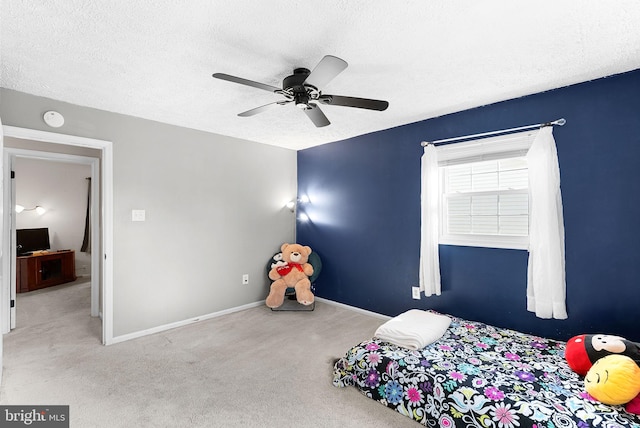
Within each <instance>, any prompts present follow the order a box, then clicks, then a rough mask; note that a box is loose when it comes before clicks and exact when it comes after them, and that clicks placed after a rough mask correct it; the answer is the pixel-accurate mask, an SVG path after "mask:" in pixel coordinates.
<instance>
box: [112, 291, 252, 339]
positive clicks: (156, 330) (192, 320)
mask: <svg viewBox="0 0 640 428" xmlns="http://www.w3.org/2000/svg"><path fill="white" fill-rule="evenodd" d="M262 305H264V300H261V301H259V302H254V303H247V304H246V305H242V306H237V307H235V308H229V309H225V310H222V311H219V312H213V313H210V314H206V315H202V316H199V317H195V318H190V319H186V320H183V321H178V322H174V323H171V324H165V325H161V326H158V327H153V328H150V329H147V330H142V331H137V332H135V333H129V334H123V335H122V336H116V337H114V338H112V339H111V340H110V341H109V342H108V343H105V345H113V344H116V343H121V342H126V341H127V340H132V339H137V338H139V337H143V336H148V335H150V334H155V333H160V332H163V331H167V330H171V329H174V328H178V327H183V326H185V325H189V324H194V323H197V322H200V321H205V320H208V319H211V318H216V317H220V316H222V315H227V314H232V313H234V312H239V311H244V310H245V309H250V308H255V307H257V306H262Z"/></svg>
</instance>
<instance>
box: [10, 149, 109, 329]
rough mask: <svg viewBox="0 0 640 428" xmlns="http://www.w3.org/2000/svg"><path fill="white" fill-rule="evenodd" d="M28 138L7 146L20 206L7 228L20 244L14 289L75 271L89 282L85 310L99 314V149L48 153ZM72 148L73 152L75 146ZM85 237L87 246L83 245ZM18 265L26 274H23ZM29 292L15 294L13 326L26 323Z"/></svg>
mask: <svg viewBox="0 0 640 428" xmlns="http://www.w3.org/2000/svg"><path fill="white" fill-rule="evenodd" d="M25 143H26V142H24V141H21V140H16V139H11V138H7V145H5V154H6V155H7V156H9V162H8V163H9V167H10V169H11V171H12V173H11V177H12V183H11V184H12V185H11V195H5V196H7V197H9V199H10V200H11V201H12V203H11V205H12V206H15V207H18V206H20V207H21V211H20V212H18V211H13V212H11V213H10V214H11V215H12V216H13V219H12V222H11V230H8V231H7V233H9V234H10V236H9V238H10V239H11V240H12V242H15V244H13V245H11V248H12V249H16V248H18V249H21V250H17V251H15V253H17V254H12V255H11V259H12V261H15V266H14V265H13V263H12V270H11V282H12V284H13V283H14V281H15V282H16V283H17V284H19V286H17V290H16V293H20V292H21V291H31V290H33V289H41V288H44V287H46V286H47V285H58V284H61V283H69V282H70V281H73V280H74V279H75V278H76V274H77V276H78V279H75V282H76V283H83V282H84V283H86V282H87V281H90V282H91V287H90V291H91V299H90V303H89V305H88V306H87V311H88V310H89V306H90V308H91V310H90V313H91V316H92V317H98V316H99V297H100V296H99V292H100V282H99V279H100V278H99V275H96V269H92V266H96V264H99V260H98V259H97V257H92V255H93V254H94V253H96V252H97V253H98V254H99V250H100V242H99V231H100V228H99V221H100V217H99V215H98V214H99V204H98V202H99V200H98V198H97V196H98V194H99V191H98V190H97V189H98V188H99V180H100V174H99V161H100V159H99V157H97V156H99V152H98V151H96V150H90V151H89V150H85V151H87V152H88V154H92V155H94V156H93V157H89V156H79V155H73V154H66V153H65V154H59V153H50V152H43V151H37V150H31V149H28V148H26V147H28V145H26V144H25ZM11 145H13V146H11ZM18 145H19V146H20V147H25V148H20V149H18V148H16V147H15V146H18ZM69 149H70V151H72V150H71V149H73V148H72V147H69ZM94 184H96V185H94ZM34 207H37V208H36V209H34ZM38 210H40V211H38ZM85 228H86V230H85ZM25 229H26V230H25ZM20 232H22V234H20ZM18 237H20V238H21V239H18ZM35 238H38V239H35ZM14 239H15V241H14ZM85 240H86V247H85V248H81V247H82V245H81V244H84V242H83V241H85ZM22 244H24V245H26V246H27V247H28V248H24V246H23V245H22ZM93 244H97V245H93ZM45 247H48V248H45ZM41 248H45V249H46V250H47V251H46V252H45V253H44V254H43V255H41V256H39V257H37V258H34V257H29V258H25V257H20V258H18V259H16V257H17V256H20V255H21V254H20V253H21V252H22V253H24V252H27V251H28V252H29V254H30V253H31V252H32V251H36V252H37V250H38V249H41ZM71 251H73V252H71ZM94 259H95V260H94ZM18 265H19V266H18ZM20 267H22V270H23V275H19V272H20V271H21V269H20ZM56 268H57V269H56ZM17 276H21V277H22V280H21V281H17V280H16V277H17ZM27 278H30V279H28V280H27ZM30 287H33V288H30ZM59 288H60V287H58V289H59ZM12 291H13V290H12ZM49 291H50V290H49ZM37 294H39V293H37ZM25 296H27V295H26V294H22V295H15V296H14V295H13V293H12V299H15V304H14V305H13V307H12V308H11V312H10V316H11V320H10V323H11V329H14V328H16V327H22V326H23V324H22V323H21V322H20V317H19V316H18V314H22V315H24V314H25V312H23V311H22V310H21V309H22V308H21V301H22V300H23V298H25ZM55 313H57V312H55V311H54V312H53V313H52V314H55ZM23 319H24V318H23ZM99 336H100V333H99V334H98V337H99Z"/></svg>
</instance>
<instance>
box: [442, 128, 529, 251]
mask: <svg viewBox="0 0 640 428" xmlns="http://www.w3.org/2000/svg"><path fill="white" fill-rule="evenodd" d="M534 136H535V132H525V133H519V134H510V135H507V136H501V137H493V138H486V139H483V140H474V141H469V142H465V143H457V144H455V145H450V146H439V147H438V160H439V162H438V167H439V173H440V180H439V181H440V194H441V199H440V212H441V215H440V218H441V221H440V243H441V244H449V245H468V246H480V247H495V248H514V249H526V248H527V246H528V242H529V238H528V234H529V196H528V182H529V176H528V168H527V159H526V157H525V155H526V152H527V150H528V148H529V146H530V145H531V142H532V140H533V137H534Z"/></svg>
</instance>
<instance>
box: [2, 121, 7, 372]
mask: <svg viewBox="0 0 640 428" xmlns="http://www.w3.org/2000/svg"><path fill="white" fill-rule="evenodd" d="M0 154H2V155H3V156H2V157H4V133H3V131H2V119H1V118H0ZM3 165H4V161H3V160H1V159H0V220H1V221H2V225H3V226H4V224H5V222H4V216H5V214H6V213H5V212H4V183H3V179H4V169H3ZM3 232H4V227H0V243H3V242H4V239H3V235H2V234H3ZM4 247H5V246H4V245H0V266H4V259H5V254H4V251H3V250H4ZM3 271H4V269H0V284H4V281H3V277H2V275H3ZM5 288H6V287H3V286H2V285H0V296H2V294H3V293H5V292H6V291H7V290H5ZM6 301H7V300H6V299H0V384H2V366H3V363H2V343H3V342H4V334H3V328H2V324H3V323H4V320H5V319H6V318H5V313H6V311H7V309H8V308H4V303H5V302H6Z"/></svg>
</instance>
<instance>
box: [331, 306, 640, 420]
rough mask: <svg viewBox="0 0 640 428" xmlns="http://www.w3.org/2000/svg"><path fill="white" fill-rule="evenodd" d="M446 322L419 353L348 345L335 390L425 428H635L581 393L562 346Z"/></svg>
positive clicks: (379, 343) (616, 410)
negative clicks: (352, 391) (353, 392)
mask: <svg viewBox="0 0 640 428" xmlns="http://www.w3.org/2000/svg"><path fill="white" fill-rule="evenodd" d="M428 312H431V311H428ZM450 318H451V323H450V325H449V327H448V328H447V329H446V331H445V332H444V334H443V335H442V337H441V338H440V339H438V340H436V341H435V342H433V343H431V344H429V345H427V346H425V347H424V348H421V349H417V350H412V349H408V348H405V347H400V346H397V345H394V344H392V343H390V342H387V341H384V340H381V339H379V338H377V337H375V336H374V337H373V338H372V339H371V340H366V341H364V342H362V343H360V344H358V345H356V346H354V347H353V348H351V349H350V350H349V351H348V352H347V353H346V355H345V356H344V357H342V358H340V359H338V360H337V361H336V362H335V365H334V373H333V376H334V378H333V384H334V386H336V387H347V386H355V387H356V388H358V389H359V390H360V391H361V392H362V394H364V395H365V396H367V397H369V398H371V399H373V400H376V401H378V402H380V403H382V404H383V405H385V406H387V407H390V408H391V409H394V410H395V411H397V412H399V413H401V414H403V415H405V416H408V417H410V418H412V419H414V420H415V421H417V422H419V423H421V424H422V425H425V426H429V427H445V428H446V427H497V428H510V427H518V428H523V427H535V428H543V427H544V428H569V427H578V428H583V427H622V426H625V427H627V426H629V427H637V428H640V416H638V415H633V414H630V413H627V412H626V411H625V410H624V406H609V405H604V404H601V403H599V402H598V401H595V400H594V399H593V398H591V397H590V396H589V395H588V394H587V393H586V392H585V390H584V385H583V381H582V378H581V377H580V376H579V375H578V374H576V373H574V372H573V371H572V370H571V369H570V368H569V366H568V365H567V363H566V361H565V359H564V349H565V342H561V341H556V340H552V339H546V338H541V337H536V336H532V335H529V334H524V333H520V332H517V331H514V330H508V329H503V328H497V327H493V326H491V325H487V324H484V323H481V322H474V321H467V320H464V319H461V318H457V317H453V316H452V317H450Z"/></svg>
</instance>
